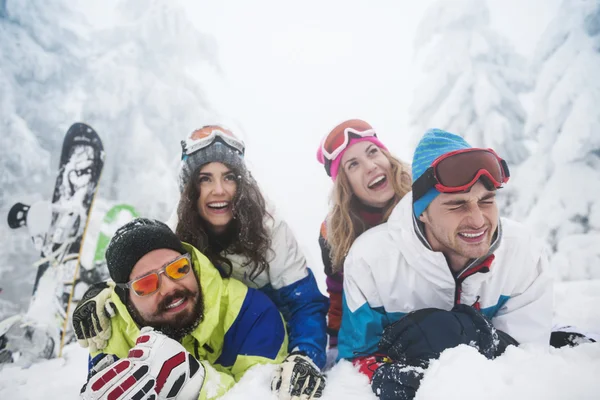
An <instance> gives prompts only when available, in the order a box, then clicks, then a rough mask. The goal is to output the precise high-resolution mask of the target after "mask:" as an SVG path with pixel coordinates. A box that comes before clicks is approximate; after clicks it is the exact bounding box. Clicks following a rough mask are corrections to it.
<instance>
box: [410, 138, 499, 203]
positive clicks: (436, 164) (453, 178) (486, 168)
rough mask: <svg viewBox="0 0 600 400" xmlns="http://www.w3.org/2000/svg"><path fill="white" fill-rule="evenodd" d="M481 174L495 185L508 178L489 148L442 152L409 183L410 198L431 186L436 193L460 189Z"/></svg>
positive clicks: (462, 190) (422, 192)
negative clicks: (410, 188) (411, 194)
mask: <svg viewBox="0 0 600 400" xmlns="http://www.w3.org/2000/svg"><path fill="white" fill-rule="evenodd" d="M481 177H486V178H487V179H488V180H489V182H490V183H491V184H492V185H493V186H494V187H495V188H497V189H498V188H500V187H502V185H503V184H505V183H506V182H508V179H509V178H510V172H509V170H508V164H507V163H506V161H504V160H503V159H502V158H500V157H499V156H498V154H496V152H494V150H492V149H478V148H468V149H461V150H456V151H452V152H449V153H446V154H443V155H441V156H439V157H438V158H436V159H435V160H434V161H433V163H432V164H431V166H430V167H429V168H427V170H425V172H424V173H423V174H422V175H421V176H420V177H419V178H418V179H417V180H416V181H415V182H414V183H413V185H412V190H413V201H416V200H418V199H420V198H421V197H423V196H424V195H425V194H426V193H427V192H428V191H429V190H430V189H432V188H435V189H436V190H438V191H439V192H440V193H458V192H464V191H466V190H468V189H470V188H471V186H473V185H474V184H475V183H476V182H477V181H478V180H479V179H480V178H481Z"/></svg>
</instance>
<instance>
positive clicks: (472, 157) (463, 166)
mask: <svg viewBox="0 0 600 400" xmlns="http://www.w3.org/2000/svg"><path fill="white" fill-rule="evenodd" d="M481 170H485V171H487V172H488V173H489V174H490V175H491V176H492V178H493V179H495V180H496V182H494V184H495V185H497V184H502V182H503V181H504V173H503V171H502V166H501V165H500V161H499V160H498V157H497V156H496V155H495V154H493V153H491V152H489V151H487V150H476V151H469V152H464V153H458V154H455V155H453V156H451V157H448V158H444V159H443V160H441V161H440V162H439V163H438V164H437V168H436V171H435V172H436V177H437V180H438V182H439V183H440V184H442V185H444V186H447V187H460V186H463V185H466V184H469V183H470V182H471V181H472V180H473V179H474V178H475V176H476V175H477V174H478V173H479V171H481Z"/></svg>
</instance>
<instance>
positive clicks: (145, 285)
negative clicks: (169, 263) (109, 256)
mask: <svg viewBox="0 0 600 400" xmlns="http://www.w3.org/2000/svg"><path fill="white" fill-rule="evenodd" d="M131 289H133V291H134V292H135V294H137V295H138V296H147V295H149V294H152V293H154V292H156V291H157V290H158V274H156V273H154V274H150V275H147V276H144V277H143V278H140V279H138V280H135V281H133V282H131Z"/></svg>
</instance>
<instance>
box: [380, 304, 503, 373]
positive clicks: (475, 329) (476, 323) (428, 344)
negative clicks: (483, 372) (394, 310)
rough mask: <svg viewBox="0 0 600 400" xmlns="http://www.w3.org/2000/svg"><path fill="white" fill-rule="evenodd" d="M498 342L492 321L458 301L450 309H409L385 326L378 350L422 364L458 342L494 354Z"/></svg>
mask: <svg viewBox="0 0 600 400" xmlns="http://www.w3.org/2000/svg"><path fill="white" fill-rule="evenodd" d="M498 343H499V340H498V332H497V331H496V329H495V328H494V327H493V325H492V323H491V322H490V321H489V320H488V319H487V318H485V317H484V316H483V315H482V314H481V313H480V312H479V311H477V310H475V309H474V308H473V307H470V306H466V305H462V304H459V305H457V306H455V307H454V308H453V309H452V310H450V311H446V310H441V309H438V308H425V309H422V310H418V311H413V312H411V313H408V314H407V315H405V316H404V317H402V318H401V319H400V320H398V321H397V322H394V323H393V324H391V325H389V326H388V327H386V328H385V329H384V331H383V334H382V335H381V339H380V341H379V353H382V354H385V355H387V356H388V357H390V358H391V359H392V360H394V361H402V362H405V363H408V364H410V365H422V362H423V361H427V360H430V359H436V358H438V357H439V355H440V353H441V352H443V351H444V350H446V349H450V348H453V347H456V346H458V345H460V344H466V345H469V346H472V347H475V348H477V349H478V350H479V352H480V353H481V354H483V355H484V356H486V357H487V358H494V357H495V355H496V351H497V347H498Z"/></svg>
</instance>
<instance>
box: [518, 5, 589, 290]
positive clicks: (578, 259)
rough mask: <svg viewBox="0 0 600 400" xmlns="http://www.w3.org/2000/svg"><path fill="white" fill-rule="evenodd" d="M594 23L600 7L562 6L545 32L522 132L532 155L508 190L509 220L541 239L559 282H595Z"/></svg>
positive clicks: (535, 60) (537, 58)
mask: <svg viewBox="0 0 600 400" xmlns="http://www.w3.org/2000/svg"><path fill="white" fill-rule="evenodd" d="M598 20H600V2H598V1H577V2H572V1H565V2H564V3H563V4H562V6H561V8H560V10H559V14H558V16H557V17H556V18H555V19H554V20H553V21H552V22H551V23H550V25H549V26H548V28H547V29H546V31H545V32H544V34H543V36H542V39H541V40H540V43H539V45H538V47H537V50H536V52H535V55H534V58H533V69H534V71H535V73H536V76H537V84H536V88H535V91H534V92H533V95H532V98H533V104H534V107H533V110H532V111H531V113H530V116H529V118H528V120H527V124H526V127H525V131H526V134H527V135H529V137H530V138H532V139H534V140H536V141H537V143H538V145H537V150H536V151H535V152H534V153H533V154H532V155H531V157H530V158H529V159H528V160H527V161H526V162H524V163H523V164H522V165H521V166H520V167H519V168H518V169H516V170H514V171H513V173H514V174H513V175H514V179H513V180H512V181H511V182H509V185H508V186H507V190H508V194H509V196H510V197H511V198H512V199H511V210H510V215H511V216H512V217H513V218H514V219H517V220H520V221H523V222H525V223H526V224H527V225H529V226H530V227H532V228H533V229H534V230H535V232H537V233H538V234H539V235H540V236H542V237H546V238H547V241H548V244H549V246H550V248H551V249H552V251H553V253H554V254H553V256H552V259H551V262H552V265H553V267H554V268H555V270H556V271H557V274H558V276H559V277H560V278H561V279H565V280H567V279H569V280H576V279H585V278H598V277H600V268H598V265H600V264H599V262H600V247H598V245H597V244H598V243H600V241H599V239H600V216H599V215H598V213H599V211H598V210H599V208H600V203H599V201H600V200H599V199H600V172H599V171H600V134H599V133H598V126H600V108H598V104H600V32H599V31H598ZM549 216H551V218H549Z"/></svg>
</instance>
